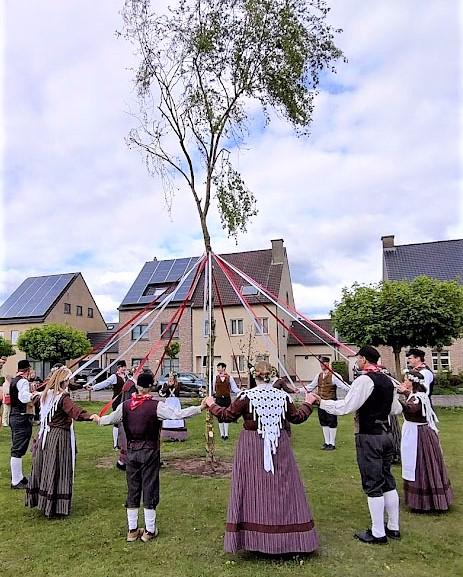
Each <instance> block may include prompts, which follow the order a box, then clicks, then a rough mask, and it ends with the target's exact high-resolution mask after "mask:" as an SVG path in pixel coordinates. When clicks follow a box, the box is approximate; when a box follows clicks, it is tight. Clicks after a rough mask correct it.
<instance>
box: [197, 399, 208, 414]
mask: <svg viewBox="0 0 463 577" xmlns="http://www.w3.org/2000/svg"><path fill="white" fill-rule="evenodd" d="M199 406H200V408H201V411H204V409H206V408H207V405H206V397H205V398H204V399H203V400H202V401H201V404H200V405H199Z"/></svg>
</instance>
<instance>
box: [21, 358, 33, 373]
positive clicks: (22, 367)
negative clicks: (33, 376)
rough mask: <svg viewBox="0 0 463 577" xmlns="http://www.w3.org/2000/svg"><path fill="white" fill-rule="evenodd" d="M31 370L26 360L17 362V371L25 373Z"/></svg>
mask: <svg viewBox="0 0 463 577" xmlns="http://www.w3.org/2000/svg"><path fill="white" fill-rule="evenodd" d="M30 368H31V364H30V362H29V361H28V360H27V359H24V360H22V361H19V362H18V371H27V369H30Z"/></svg>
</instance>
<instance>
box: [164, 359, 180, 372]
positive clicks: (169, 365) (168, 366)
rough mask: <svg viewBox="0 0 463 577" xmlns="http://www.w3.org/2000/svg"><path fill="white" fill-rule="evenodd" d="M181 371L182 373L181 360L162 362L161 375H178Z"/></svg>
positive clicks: (165, 360)
mask: <svg viewBox="0 0 463 577" xmlns="http://www.w3.org/2000/svg"><path fill="white" fill-rule="evenodd" d="M179 371H180V360H179V359H164V360H163V361H162V371H161V375H166V374H167V373H178V372H179Z"/></svg>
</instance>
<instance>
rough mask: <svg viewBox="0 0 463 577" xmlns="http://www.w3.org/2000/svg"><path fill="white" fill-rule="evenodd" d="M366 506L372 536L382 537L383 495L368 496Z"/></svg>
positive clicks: (383, 531) (383, 533) (384, 533)
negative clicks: (368, 510) (368, 512)
mask: <svg viewBox="0 0 463 577" xmlns="http://www.w3.org/2000/svg"><path fill="white" fill-rule="evenodd" d="M368 508H369V509H370V517H371V532H372V533H373V537H384V536H385V535H386V532H385V530H384V496H383V497H368Z"/></svg>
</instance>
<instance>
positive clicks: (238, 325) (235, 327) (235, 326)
mask: <svg viewBox="0 0 463 577" xmlns="http://www.w3.org/2000/svg"><path fill="white" fill-rule="evenodd" d="M230 328H231V331H230V332H231V334H232V335H243V334H244V332H243V319H231V321H230Z"/></svg>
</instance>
